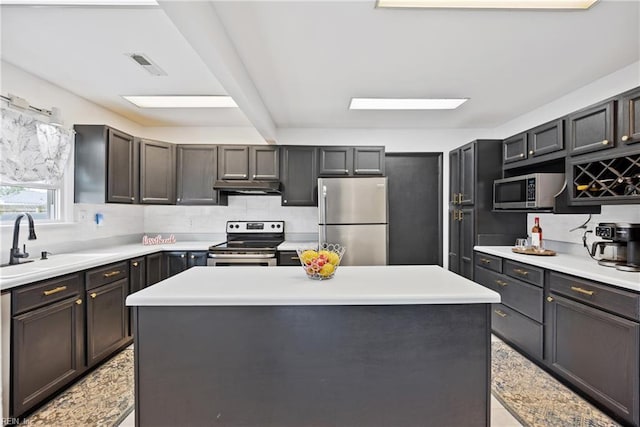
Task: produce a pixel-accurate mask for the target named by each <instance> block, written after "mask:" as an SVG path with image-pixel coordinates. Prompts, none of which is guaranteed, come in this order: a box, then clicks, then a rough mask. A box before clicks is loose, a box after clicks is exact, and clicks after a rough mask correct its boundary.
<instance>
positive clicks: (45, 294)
mask: <svg viewBox="0 0 640 427" xmlns="http://www.w3.org/2000/svg"><path fill="white" fill-rule="evenodd" d="M66 290H67V287H66V286H58V287H57V288H53V289H49V290H48V291H44V292H42V293H43V294H44V296H45V297H48V296H49V295H53V294H57V293H58V292H62V291H66Z"/></svg>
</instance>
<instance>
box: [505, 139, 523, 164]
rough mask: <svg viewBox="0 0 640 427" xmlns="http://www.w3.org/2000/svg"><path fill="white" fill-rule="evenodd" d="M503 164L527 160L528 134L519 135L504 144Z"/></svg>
mask: <svg viewBox="0 0 640 427" xmlns="http://www.w3.org/2000/svg"><path fill="white" fill-rule="evenodd" d="M502 152H503V154H502V163H511V162H518V161H521V160H525V159H526V158H527V133H526V132H523V133H519V134H517V135H514V136H512V137H510V138H507V139H505V140H504V141H503V143H502Z"/></svg>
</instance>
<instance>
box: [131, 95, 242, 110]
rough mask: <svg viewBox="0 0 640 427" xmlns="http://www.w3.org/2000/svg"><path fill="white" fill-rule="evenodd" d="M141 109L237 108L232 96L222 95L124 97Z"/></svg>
mask: <svg viewBox="0 0 640 427" xmlns="http://www.w3.org/2000/svg"><path fill="white" fill-rule="evenodd" d="M122 97H123V98H124V99H126V100H127V101H129V102H131V103H132V104H134V105H135V106H137V107H140V108H237V107H238V105H237V104H236V103H235V101H234V100H233V99H232V98H231V97H230V96H226V95H224V96H222V95H184V96H183V95H166V96H164V95H162V96H156V95H149V96H142V95H141V96H135V95H126V96H124V95H123V96H122Z"/></svg>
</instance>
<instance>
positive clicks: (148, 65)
mask: <svg viewBox="0 0 640 427" xmlns="http://www.w3.org/2000/svg"><path fill="white" fill-rule="evenodd" d="M127 56H128V57H130V58H131V59H133V60H134V61H136V64H138V65H140V66H141V67H142V68H144V69H145V70H146V71H147V72H148V73H149V74H151V75H153V76H166V75H167V73H166V72H165V71H164V70H163V69H162V68H160V67H159V66H158V64H156V63H154V62H153V61H152V60H151V59H149V57H148V56H146V55H145V54H143V53H127Z"/></svg>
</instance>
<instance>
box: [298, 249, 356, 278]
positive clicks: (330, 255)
mask: <svg viewBox="0 0 640 427" xmlns="http://www.w3.org/2000/svg"><path fill="white" fill-rule="evenodd" d="M296 251H297V252H298V257H299V258H300V264H301V265H302V268H303V269H304V272H305V273H306V274H307V277H308V278H309V279H313V280H327V279H331V278H332V277H333V275H334V274H335V273H336V270H337V269H338V266H339V265H340V261H341V260H342V256H343V255H344V251H345V247H344V246H340V245H339V244H337V243H323V244H321V245H320V247H319V248H317V249H316V248H312V249H296Z"/></svg>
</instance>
